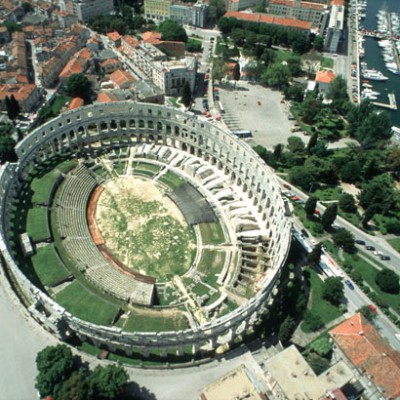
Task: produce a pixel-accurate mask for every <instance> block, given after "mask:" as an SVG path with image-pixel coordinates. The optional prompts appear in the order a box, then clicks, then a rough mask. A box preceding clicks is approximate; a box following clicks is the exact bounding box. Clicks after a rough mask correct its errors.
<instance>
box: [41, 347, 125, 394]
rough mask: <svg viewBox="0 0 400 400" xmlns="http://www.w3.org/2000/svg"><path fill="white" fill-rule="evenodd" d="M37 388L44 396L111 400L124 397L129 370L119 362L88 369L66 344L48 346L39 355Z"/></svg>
mask: <svg viewBox="0 0 400 400" xmlns="http://www.w3.org/2000/svg"><path fill="white" fill-rule="evenodd" d="M36 367H37V370H38V371H39V374H38V375H37V377H36V385H35V387H36V389H37V390H38V391H39V393H40V395H41V397H45V396H52V397H53V398H55V399H57V400H71V399H74V400H90V399H93V400H112V399H118V398H121V397H120V396H121V395H122V394H123V392H124V389H125V387H126V384H127V382H128V373H127V372H126V371H125V369H124V368H122V367H120V366H117V365H108V366H106V367H102V366H97V367H96V368H95V369H94V370H92V371H91V370H89V368H88V367H87V365H84V364H82V360H81V358H80V357H79V356H74V355H73V354H72V352H71V350H70V348H69V347H67V346H65V345H61V344H60V345H57V346H49V347H46V348H45V349H43V350H42V351H40V352H39V353H38V354H37V356H36Z"/></svg>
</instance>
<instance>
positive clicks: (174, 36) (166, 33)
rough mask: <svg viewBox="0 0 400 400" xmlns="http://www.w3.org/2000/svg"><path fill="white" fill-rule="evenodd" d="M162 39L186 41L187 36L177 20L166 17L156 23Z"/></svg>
mask: <svg viewBox="0 0 400 400" xmlns="http://www.w3.org/2000/svg"><path fill="white" fill-rule="evenodd" d="M158 31H159V32H160V33H161V38H162V40H172V41H177V42H187V40H188V37H187V34H186V31H185V29H184V28H183V27H182V25H180V24H179V23H178V22H176V21H174V20H172V19H167V20H165V21H162V22H161V23H160V25H158Z"/></svg>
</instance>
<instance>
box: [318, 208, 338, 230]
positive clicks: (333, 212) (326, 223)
mask: <svg viewBox="0 0 400 400" xmlns="http://www.w3.org/2000/svg"><path fill="white" fill-rule="evenodd" d="M336 216H337V204H336V203H333V204H331V205H330V206H329V207H327V208H326V210H325V212H324V213H323V214H322V217H321V224H322V226H323V227H324V229H329V228H330V227H331V226H332V224H333V223H334V222H335V219H336Z"/></svg>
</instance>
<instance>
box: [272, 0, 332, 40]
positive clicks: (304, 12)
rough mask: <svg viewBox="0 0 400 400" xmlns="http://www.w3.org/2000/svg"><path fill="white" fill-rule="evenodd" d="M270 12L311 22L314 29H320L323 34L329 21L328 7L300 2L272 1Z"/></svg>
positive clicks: (290, 0)
mask: <svg viewBox="0 0 400 400" xmlns="http://www.w3.org/2000/svg"><path fill="white" fill-rule="evenodd" d="M268 12H269V13H270V14H274V15H280V16H282V17H286V18H296V19H299V20H301V21H308V22H311V26H312V28H314V29H318V30H319V31H320V32H322V33H323V32H324V31H325V28H326V25H327V22H328V19H329V8H328V6H326V5H324V4H318V3H314V2H308V1H300V0H270V2H269V4H268Z"/></svg>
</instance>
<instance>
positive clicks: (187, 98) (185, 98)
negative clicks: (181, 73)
mask: <svg viewBox="0 0 400 400" xmlns="http://www.w3.org/2000/svg"><path fill="white" fill-rule="evenodd" d="M181 96H182V99H181V100H182V103H183V105H184V106H185V107H186V108H188V107H189V106H190V104H191V103H192V91H191V90H190V85H189V82H188V81H186V82H185V84H184V85H183V88H182V90H181Z"/></svg>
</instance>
